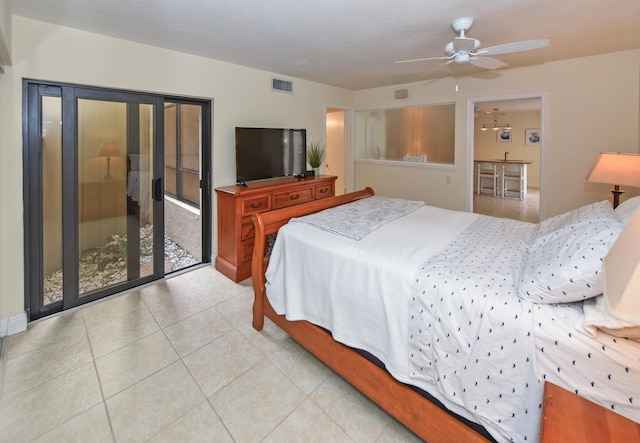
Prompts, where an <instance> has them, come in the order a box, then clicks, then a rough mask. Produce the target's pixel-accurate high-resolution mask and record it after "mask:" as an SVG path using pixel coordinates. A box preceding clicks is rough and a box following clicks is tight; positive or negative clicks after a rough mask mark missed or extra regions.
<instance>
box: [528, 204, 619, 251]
mask: <svg viewBox="0 0 640 443" xmlns="http://www.w3.org/2000/svg"><path fill="white" fill-rule="evenodd" d="M616 219H617V217H616V213H615V212H614V210H613V207H612V206H611V203H609V202H608V201H607V200H603V201H601V202H597V203H591V204H588V205H584V206H581V207H579V208H577V209H574V210H572V211H569V212H565V213H564V214H560V215H556V216H555V217H550V218H548V219H546V220H544V221H542V222H540V224H539V225H538V229H537V230H536V233H535V238H536V239H543V238H544V237H545V236H546V235H548V234H552V233H555V232H557V231H560V230H562V229H567V228H568V229H571V227H572V226H573V227H576V226H578V225H582V224H586V223H592V222H594V221H608V220H616ZM534 241H535V240H534Z"/></svg>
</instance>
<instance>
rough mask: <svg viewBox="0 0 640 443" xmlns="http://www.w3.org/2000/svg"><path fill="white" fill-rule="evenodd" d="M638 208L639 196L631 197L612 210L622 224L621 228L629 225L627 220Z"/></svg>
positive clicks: (639, 204)
mask: <svg viewBox="0 0 640 443" xmlns="http://www.w3.org/2000/svg"><path fill="white" fill-rule="evenodd" d="M639 207H640V195H639V196H637V197H631V198H629V199H627V200H625V201H623V202H622V203H620V204H619V205H618V207H617V208H616V209H615V210H614V212H615V214H616V216H617V217H618V220H620V223H622V225H623V226H626V225H627V223H629V220H630V219H631V217H632V216H633V214H634V213H635V212H636V210H637V209H638V208H639Z"/></svg>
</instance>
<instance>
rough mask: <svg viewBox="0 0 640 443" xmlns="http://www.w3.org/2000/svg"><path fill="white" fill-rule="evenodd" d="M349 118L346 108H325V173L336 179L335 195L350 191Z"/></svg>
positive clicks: (348, 110) (349, 114)
mask: <svg viewBox="0 0 640 443" xmlns="http://www.w3.org/2000/svg"><path fill="white" fill-rule="evenodd" d="M350 116H351V110H350V109H348V108H339V107H325V140H326V145H325V147H326V153H327V156H326V162H325V165H326V173H327V175H334V176H336V177H338V178H337V179H336V182H335V193H336V195H341V194H345V193H346V192H348V189H352V187H351V186H350V182H349V177H351V175H350V172H349V161H348V158H349V137H350V126H351V125H350Z"/></svg>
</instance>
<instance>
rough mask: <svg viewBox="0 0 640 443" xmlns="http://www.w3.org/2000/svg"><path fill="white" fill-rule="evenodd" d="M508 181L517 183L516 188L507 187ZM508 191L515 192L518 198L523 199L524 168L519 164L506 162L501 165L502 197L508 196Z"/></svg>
mask: <svg viewBox="0 0 640 443" xmlns="http://www.w3.org/2000/svg"><path fill="white" fill-rule="evenodd" d="M508 182H513V183H517V184H518V189H513V188H512V189H509V185H508V184H507V183H508ZM509 192H517V193H518V195H519V197H520V200H523V199H524V192H525V184H524V169H523V168H522V166H519V165H512V164H506V165H503V166H502V198H504V197H508V193H509Z"/></svg>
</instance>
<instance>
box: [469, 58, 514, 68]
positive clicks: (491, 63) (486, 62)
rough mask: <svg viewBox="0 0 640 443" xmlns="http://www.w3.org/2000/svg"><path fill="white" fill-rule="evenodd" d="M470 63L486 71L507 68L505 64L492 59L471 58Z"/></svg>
mask: <svg viewBox="0 0 640 443" xmlns="http://www.w3.org/2000/svg"><path fill="white" fill-rule="evenodd" d="M469 63H471V64H472V65H475V66H478V67H479V68H484V69H498V68H502V67H504V66H507V64H506V63H505V62H502V61H500V60H498V59H497V58H491V57H471V58H470V59H469Z"/></svg>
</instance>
